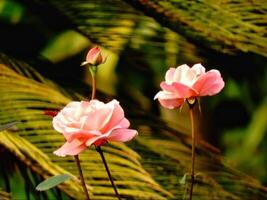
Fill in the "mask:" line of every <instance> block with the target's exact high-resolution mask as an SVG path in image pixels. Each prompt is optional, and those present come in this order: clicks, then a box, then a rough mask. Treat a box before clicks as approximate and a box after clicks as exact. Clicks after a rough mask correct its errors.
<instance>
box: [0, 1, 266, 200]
mask: <svg viewBox="0 0 267 200" xmlns="http://www.w3.org/2000/svg"><path fill="white" fill-rule="evenodd" d="M94 45H99V46H100V47H101V49H102V51H103V54H104V55H106V56H107V61H106V63H105V64H103V65H101V67H99V70H98V77H97V88H98V91H99V92H98V97H99V98H100V99H102V100H105V101H107V100H110V99H111V98H113V97H116V98H117V99H119V100H120V101H121V104H122V105H123V106H124V107H125V109H126V116H128V117H129V118H130V119H132V120H133V123H132V126H133V127H135V128H137V129H138V130H139V135H140V137H141V139H137V141H135V142H131V143H130V144H129V145H128V147H127V148H129V149H127V150H125V149H124V147H117V146H115V147H112V148H115V149H116V148H117V149H119V148H121V151H126V152H128V151H129V152H130V151H133V150H134V151H135V152H137V153H138V156H136V155H135V156H133V157H134V159H137V160H139V159H140V157H142V158H141V159H140V160H141V161H140V163H141V164H142V165H143V166H144V169H145V170H146V171H147V172H142V173H148V174H150V175H151V177H152V178H151V180H152V179H153V181H154V180H155V183H154V182H153V181H152V182H153V183H152V182H150V181H147V180H146V181H144V183H143V184H145V183H149V184H152V185H153V184H155V185H157V184H159V186H155V185H154V186H153V187H152V189H151V188H149V187H148V186H146V187H148V189H140V188H141V186H140V185H138V186H133V185H131V184H129V185H127V184H126V183H125V184H126V185H124V183H121V185H120V184H119V188H120V187H121V191H124V192H122V193H123V195H124V197H125V198H126V199H135V198H137V199H138V198H140V199H142V198H144V197H142V195H141V196H138V195H136V194H140V193H141V192H142V190H144V191H146V192H150V193H151V194H152V193H153V191H154V190H155V191H161V192H162V195H161V197H162V198H167V199H169V198H170V199H182V198H183V197H184V195H185V194H186V189H184V186H183V184H180V182H181V181H180V178H182V177H183V174H184V173H186V172H187V171H188V170H189V166H190V164H189V163H190V126H189V116H188V112H187V107H186V106H185V107H183V108H182V110H181V111H180V110H166V109H164V108H161V107H160V106H159V104H158V102H157V101H153V97H154V95H155V94H156V93H157V91H158V90H159V83H160V82H161V81H162V80H163V79H164V74H165V72H166V70H167V69H168V68H169V67H176V66H178V65H181V64H184V63H187V64H188V65H193V64H195V63H202V65H204V66H205V67H206V68H207V69H208V70H209V69H213V68H216V69H218V70H220V71H221V74H222V76H223V78H224V81H225V83H226V84H225V88H224V90H223V91H222V92H221V93H220V94H218V95H216V96H213V97H205V98H203V99H201V113H200V112H198V111H196V112H198V115H197V116H198V126H199V132H198V135H199V138H198V140H199V141H206V142H207V143H205V145H204V146H205V150H203V149H202V148H203V146H201V145H200V146H199V148H200V149H199V152H198V154H199V157H201V158H202V157H203V159H204V160H199V166H202V165H203V166H202V168H203V169H205V170H207V171H210V172H216V171H219V172H220V170H222V173H221V176H220V178H218V176H217V178H215V180H212V181H211V179H212V178H214V177H216V174H214V173H208V172H207V173H206V172H205V173H206V175H207V174H208V175H207V176H210V177H209V178H207V177H206V175H205V176H204V175H203V177H204V178H203V177H201V178H200V180H199V181H200V183H199V188H198V189H199V191H200V192H199V193H198V192H197V193H198V195H200V196H199V197H198V199H210V196H208V194H209V191H210V190H211V189H210V190H209V189H207V187H215V186H214V185H216V186H218V185H220V188H221V189H220V190H219V189H218V188H217V189H218V190H219V192H218V191H216V190H215V192H214V193H216V194H214V196H213V199H225V198H226V197H227V199H239V198H240V199H264V198H266V199H267V196H266V193H265V192H266V188H264V185H265V186H267V156H266V155H267V136H266V130H267V117H266V116H267V99H266V98H267V96H266V91H267V70H266V69H267V68H266V67H267V4H266V2H265V1H264V0H253V1H250V0H237V1H230V0H221V1H216V0H209V1H182V0H181V1H179V0H168V1H166V0H165V1H164V0H158V1H156V0H149V1H141V0H136V1H134V0H114V1H111V0H99V1H97V0H88V1H85V0H73V1H70V0H65V1H60V0H48V1H40V0H31V1H30V0H18V1H15V0H0V48H1V49H0V50H1V55H0V63H1V64H2V65H1V68H0V70H1V71H0V75H1V78H2V79H1V80H2V82H1V83H2V84H0V92H1V93H0V96H1V109H0V123H1V124H2V125H4V124H6V123H8V122H12V121H21V122H22V123H21V124H17V125H16V127H15V128H13V129H11V130H7V131H3V132H5V133H3V134H2V136H3V135H4V136H5V134H7V135H8V134H9V136H5V137H12V136H10V133H7V132H12V134H14V132H15V133H16V134H18V135H19V136H20V137H22V138H24V139H26V140H27V141H29V142H30V143H31V144H32V145H35V147H37V148H39V150H40V151H42V152H44V153H45V154H46V155H48V157H49V156H52V154H51V152H52V151H53V148H52V147H54V146H53V145H55V146H59V144H60V143H59V142H58V141H59V140H60V139H57V143H55V144H53V145H52V144H51V145H50V146H49V142H48V141H49V140H46V139H44V136H45V134H46V133H45V131H47V130H49V131H50V132H51V131H52V127H51V124H50V125H49V120H50V121H51V119H49V118H48V117H47V116H44V117H43V118H44V119H43V118H42V117H41V118H42V119H43V120H44V121H45V123H46V126H47V127H48V128H47V127H46V128H47V129H46V128H44V126H43V125H42V123H44V122H42V123H39V126H38V120H40V119H41V118H38V117H37V118H38V120H37V118H34V117H30V116H37V115H38V116H41V113H42V110H45V109H50V108H51V109H60V108H61V107H62V106H63V105H64V103H66V102H68V101H69V100H70V99H83V98H89V96H90V90H91V89H90V81H91V80H90V74H89V72H88V70H87V69H86V68H84V67H80V63H81V62H82V61H83V60H84V59H85V56H86V53H87V51H88V49H89V48H90V47H93V46H94ZM6 67H8V68H9V69H12V70H13V71H15V72H16V73H18V74H20V76H23V77H27V78H30V79H33V80H35V81H37V82H42V84H44V85H48V86H49V87H50V86H51V84H52V85H53V88H54V89H55V88H56V90H57V91H58V92H61V93H62V94H63V95H66V96H67V97H66V99H64V98H65V97H64V98H63V97H61V95H60V94H58V93H56V94H54V93H53V92H51V93H50V91H47V95H48V96H49V95H51V96H50V97H49V100H47V99H45V100H44V98H45V97H42V98H37V97H36V96H31V95H32V93H27V90H28V87H29V86H30V85H31V84H35V83H34V82H27V81H25V80H24V79H23V78H21V77H16V76H15V75H14V76H13V75H12V76H13V79H12V81H11V82H8V83H4V81H5V80H7V79H6V77H9V75H10V74H11V72H9V71H8V70H7V68H6ZM39 75H40V76H41V77H42V78H40V76H39ZM10 77H11V75H10ZM43 79H45V81H44V80H43ZM16 80H17V81H16ZM20 81H21V82H20ZM20 84H21V85H24V86H25V85H27V84H29V86H25V87H24V88H23V87H22V86H21V87H22V90H20V91H19V92H22V93H23V89H24V90H25V91H24V93H25V95H26V97H21V96H20V94H19V92H18V91H16V92H14V93H12V91H14V88H16V87H17V85H18V87H20V86H19V85H20ZM38 86H39V85H38ZM40 87H41V86H40ZM31 89H32V90H34V91H38V90H39V89H38V87H37V86H36V88H31ZM40 90H42V89H40ZM44 94H45V91H44ZM15 95H17V96H15ZM27 95H28V96H27ZM14 96H15V97H14ZM53 97H54V98H53ZM50 98H51V99H50ZM60 98H61V100H59V99H60ZM26 99H28V100H29V102H30V100H34V102H37V101H45V102H46V103H48V102H49V103H51V105H49V106H48V105H47V104H40V105H39V106H38V105H36V106H32V107H31V106H29V105H28V104H27V105H26V104H23V103H22V102H21V101H22V100H23V102H24V103H25V102H26ZM7 102H9V104H8V103H7ZM29 102H28V103H29ZM53 103H54V106H52V104H53ZM11 104H12V105H14V104H16V105H20V106H17V107H16V108H15V107H12V106H10V105H11ZM8 106H10V107H8ZM5 108H6V109H5ZM12 109H14V110H12ZM21 109H22V110H23V109H24V110H23V111H21V113H20V110H21ZM27 110H28V111H29V110H31V111H32V110H35V111H36V113H35V115H34V113H33V112H29V113H28V114H27V112H26V111H27ZM24 111H25V112H24ZM22 112H23V113H24V114H22ZM10 113H12V114H10ZM14 113H16V114H17V115H15V114H14ZM20 114H21V115H20ZM25 116H28V117H25ZM14 117H15V118H16V117H17V118H16V119H15V118H14ZM33 119H34V120H35V122H36V123H35V124H34V125H33V124H27V122H28V121H31V120H33ZM34 120H33V121H34ZM157 120H159V121H157ZM39 122H40V121H39ZM25 124H26V125H25ZM36 130H37V131H36ZM34 131H36V132H34ZM42 131H43V132H42ZM35 133H36V134H37V133H38V134H37V135H38V137H34V136H36V135H35ZM0 134H1V133H0ZM12 134H11V135H12ZM51 134H52V133H51ZM53 134H56V133H53ZM174 135H175V137H174ZM41 136H42V139H40V137H41ZM33 137H34V139H33ZM59 137H60V136H58V138H59ZM173 137H174V138H175V141H176V140H177V143H179V145H180V146H179V147H178V146H174V144H173V143H168V142H170V141H173V140H174V139H173ZM38 138H39V139H40V140H38ZM151 138H152V139H151ZM167 140H168V141H167ZM7 141H11V139H10V138H9V140H7V139H3V138H2V143H1V142H0V156H1V157H0V158H1V161H0V169H1V173H0V188H2V190H3V194H2V195H3V198H7V199H8V198H9V193H11V195H12V196H13V198H14V199H37V198H39V199H45V198H48V199H55V198H57V199H59V197H60V198H62V199H68V198H75V197H73V196H74V195H73V194H70V193H71V192H70V193H68V192H67V193H66V187H65V188H64V187H61V188H59V189H55V191H52V192H48V193H46V194H45V195H47V196H45V195H44V194H40V193H38V192H36V191H35V190H34V186H35V185H36V183H38V181H39V182H40V181H41V180H42V179H43V178H46V177H48V176H49V175H51V174H54V173H56V172H51V171H49V170H46V168H45V167H44V168H45V169H43V168H42V167H39V165H42V164H40V163H38V167H36V168H38V169H35V168H34V167H32V166H33V165H34V164H33V163H34V162H33V163H32V162H30V163H31V164H30V165H28V164H27V162H28V163H29V161H28V160H27V158H25V159H22V156H19V155H20V154H19V153H18V152H19V151H20V153H21V154H24V153H25V152H23V151H22V150H21V149H20V150H15V149H16V148H13V147H12V146H10V145H7V143H8V142H7ZM12 141H15V139H12ZM40 141H42V142H40ZM163 141H165V142H166V143H164V144H163V143H161V142H163ZM16 142H18V141H16ZM16 142H14V144H16V145H18V146H19V143H16ZM50 142H51V141H50ZM37 143H38V144H37ZM40 143H43V144H46V145H48V147H45V148H46V149H49V148H50V149H49V151H47V152H46V151H45V150H44V149H43V148H44V147H43V146H40ZM47 143H48V144H47ZM199 143H201V142H199ZM38 145H39V146H38ZM147 145H150V146H149V147H147ZM181 145H182V146H181ZM18 148H21V147H18ZM125 148H126V147H125ZM146 148H148V149H149V150H146ZM157 148H159V149H161V150H162V152H160V151H161V150H158V149H157ZM28 150H29V149H28ZM24 151H27V150H25V149H24ZM92 151H93V150H92ZM106 151H107V152H108V153H110V152H113V154H116V153H114V151H111V150H110V149H108V148H107V149H106ZM157 151H158V152H157ZM177 151H181V152H183V153H181V155H180V153H178V154H177ZM202 151H203V152H202ZM111 154H112V153H111ZM133 154H134V153H133ZM158 154H159V155H158ZM173 154H177V157H175V156H173ZM214 154H215V155H216V156H214ZM27 155H28V154H24V156H25V157H27ZM36 155H37V154H36ZM36 155H32V156H33V158H31V159H30V160H34V156H36ZM186 155H189V157H188V158H186ZM158 156H161V157H162V160H161V161H162V163H163V161H164V163H165V164H162V163H157V162H154V161H153V160H155V159H157V157H158ZM166 157H167V158H168V159H170V160H171V161H166V160H165V158H166ZM214 157H215V158H214ZM35 159H36V158H35ZM53 159H56V158H53ZM53 159H52V161H53V162H56V161H55V160H53ZM57 159H59V158H57ZM124 159H126V160H127V158H124ZM202 161H203V162H204V164H203V163H202ZM59 162H60V161H59ZM66 162H71V159H69V160H68V161H66ZM90 162H91V161H90ZM94 162H96V163H97V162H98V161H95V160H93V161H92V163H94ZM120 162H122V161H120ZM120 162H119V161H118V162H117V163H116V162H114V163H115V164H114V165H116V164H117V165H118V166H117V165H116V166H115V167H120V165H123V164H121V163H120ZM134 162H135V161H134ZM136 162H137V161H136ZM138 162H139V161H138ZM172 162H174V163H172ZM212 162H215V164H214V166H213V164H212ZM92 163H91V164H92ZM118 163H119V164H118ZM170 163H172V164H174V165H175V166H176V165H177V167H173V168H171V167H170V169H168V165H169V164H170ZM205 163H206V164H205ZM216 163H217V164H218V163H220V164H218V165H220V166H221V168H216V167H215V165H216ZM89 164H90V163H89ZM141 164H140V165H141ZM138 165H139V164H138ZM59 166H60V167H63V168H64V169H66V170H67V171H68V170H70V171H71V172H72V171H75V169H74V167H73V168H71V169H68V168H66V167H65V166H64V164H62V163H61V164H60V163H59ZM216 166H217V165H216ZM225 166H227V167H230V168H231V170H233V171H231V173H230V172H229V171H230V170H229V169H228V168H227V167H225ZM50 167H51V166H50ZM187 167H188V169H187ZM213 167H214V169H213ZM89 168H90V167H89ZM92 168H94V167H93V166H92ZM133 168H134V167H133ZM155 168H156V169H155ZM40 169H42V170H40ZM226 169H227V170H226ZM44 171H45V172H44ZM59 171H60V170H59ZM118 171H119V169H118ZM163 171H164V172H165V173H166V174H164V175H163V174H161V175H162V176H166V177H168V178H166V177H165V179H164V178H162V177H161V176H160V175H159V174H158V173H163ZM199 171H201V170H199ZM43 173H44V174H45V175H44V174H43ZM73 173H74V174H75V172H73ZM203 173H204V172H203ZM227 173H230V174H231V176H230V175H229V174H227ZM222 174H224V175H225V177H223V175H222ZM233 174H234V175H233ZM237 174H238V176H237ZM88 176H90V175H88ZM121 176H123V175H121V174H119V173H118V175H116V172H115V177H117V179H118V180H120V178H121ZM200 176H202V175H200ZM103 177H104V175H103V176H101V177H98V175H96V177H94V178H90V177H88V181H89V182H90V184H91V183H92V185H94V181H95V182H97V180H100V179H101V178H102V179H101V180H102V182H99V183H97V184H96V185H97V186H96V187H99V188H100V187H103V188H102V189H99V192H97V193H98V194H99V198H100V196H101V195H102V196H103V193H105V192H103V191H104V189H105V187H109V186H108V184H107V183H106V182H105V183H104V182H103V179H105V178H103ZM252 177H253V178H252ZM133 179H137V180H139V179H138V178H136V177H135V178H133ZM232 179H234V181H237V182H238V181H240V182H238V183H236V185H235V187H233V188H231V184H230V183H231V182H232V183H234V181H233V180H232ZM142 180H143V179H142ZM205 180H208V181H207V182H208V183H206V182H205ZM245 180H246V181H247V182H246V181H245ZM201 181H204V182H205V184H206V185H205V184H204V183H203V184H201ZM216 181H217V182H216ZM242 181H243V182H242ZM137 182H138V181H137ZM215 182H216V184H215ZM245 182H246V184H245ZM249 182H250V183H251V184H248V183H249ZM254 182H255V184H254ZM213 183H214V184H213ZM241 183H242V184H243V185H242V184H241ZM229 184H230V185H229ZM238 185H240V186H238ZM146 187H145V188H146ZM157 187H162V189H158V188H157ZM236 187H238V189H236ZM242 187H243V188H242ZM250 187H251V188H253V189H251V188H250ZM62 188H63V189H62ZM129 188H134V189H133V190H132V191H131V192H132V193H131V192H129V191H128V190H130V189H129ZM155 188H156V189H155ZM177 188H179V189H177ZM203 188H204V189H203ZM126 189H128V190H127V192H126ZM198 189H197V191H198ZM74 190H75V189H74ZM78 190H79V188H78V189H77V191H78ZM162 190H168V191H170V192H171V193H172V197H170V196H171V195H170V196H168V195H169V194H167V193H166V192H165V191H162ZM204 190H205V191H206V192H204ZM221 190H223V191H221ZM234 190H237V191H245V193H244V194H241V192H237V191H236V193H235V191H234ZM97 191H98V190H97ZM107 191H110V192H106V194H105V195H107V196H106V197H105V196H104V197H103V198H104V199H105V198H106V199H108V198H112V195H111V193H112V190H108V189H107ZM263 191H265V192H263ZM101 192H102V193H101ZM135 192H136V193H135ZM246 192H247V193H246ZM226 193H227V194H226ZM228 193H229V194H228ZM0 194H1V193H0ZM132 194H135V195H132ZM108 195H111V196H108ZM224 195H225V196H224ZM227 195H229V196H227ZM231 195H232V196H231ZM242 195H243V196H242ZM249 195H251V196H249ZM257 195H259V196H257ZM1 198H2V197H1V196H0V199H1ZM77 198H78V197H77ZM149 198H151V199H159V197H156V196H153V195H152V196H151V197H149ZM96 199H97V198H96Z"/></svg>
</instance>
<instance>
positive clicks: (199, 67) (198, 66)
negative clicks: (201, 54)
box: [191, 63, 206, 76]
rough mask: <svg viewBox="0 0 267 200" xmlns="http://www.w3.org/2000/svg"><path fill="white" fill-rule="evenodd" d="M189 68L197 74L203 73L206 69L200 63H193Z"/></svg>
mask: <svg viewBox="0 0 267 200" xmlns="http://www.w3.org/2000/svg"><path fill="white" fill-rule="evenodd" d="M191 70H192V71H194V73H195V74H196V75H197V76H200V75H202V74H205V71H206V69H205V67H203V66H202V65H201V64H200V63H198V64H195V65H193V67H191Z"/></svg>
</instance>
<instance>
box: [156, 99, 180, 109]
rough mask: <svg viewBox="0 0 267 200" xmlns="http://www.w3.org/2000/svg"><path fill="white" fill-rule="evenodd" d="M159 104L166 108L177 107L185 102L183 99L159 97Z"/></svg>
mask: <svg viewBox="0 0 267 200" xmlns="http://www.w3.org/2000/svg"><path fill="white" fill-rule="evenodd" d="M159 102H160V104H161V105H162V106H163V107H165V108H168V109H174V108H179V107H181V106H182V105H183V103H184V102H185V99H159Z"/></svg>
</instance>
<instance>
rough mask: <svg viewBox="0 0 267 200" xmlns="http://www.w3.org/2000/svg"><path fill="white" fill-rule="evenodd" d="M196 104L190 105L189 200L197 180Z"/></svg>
mask: <svg viewBox="0 0 267 200" xmlns="http://www.w3.org/2000/svg"><path fill="white" fill-rule="evenodd" d="M194 104H195V103H194ZM194 104H193V105H192V104H191V105H190V104H189V108H190V109H189V110H190V119H191V132H192V159H191V186H190V196H189V200H192V197H193V188H194V180H195V145H196V138H195V122H194V111H193V107H194Z"/></svg>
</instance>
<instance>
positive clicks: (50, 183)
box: [36, 174, 73, 191]
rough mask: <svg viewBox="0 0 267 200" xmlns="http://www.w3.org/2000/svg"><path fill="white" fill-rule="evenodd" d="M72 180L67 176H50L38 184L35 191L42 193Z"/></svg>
mask: <svg viewBox="0 0 267 200" xmlns="http://www.w3.org/2000/svg"><path fill="white" fill-rule="evenodd" d="M71 178H73V177H72V176H70V175H69V174H60V175H56V176H52V177H50V178H48V179H46V180H45V181H43V182H41V183H40V184H38V185H37V187H36V190H39V191H44V190H49V189H51V188H53V187H55V186H57V185H59V184H61V183H63V182H65V181H67V180H69V179H71Z"/></svg>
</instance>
